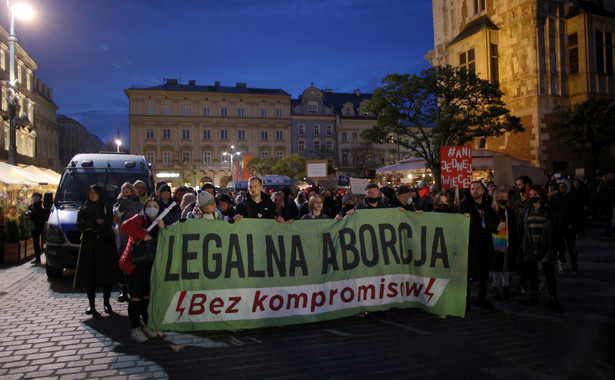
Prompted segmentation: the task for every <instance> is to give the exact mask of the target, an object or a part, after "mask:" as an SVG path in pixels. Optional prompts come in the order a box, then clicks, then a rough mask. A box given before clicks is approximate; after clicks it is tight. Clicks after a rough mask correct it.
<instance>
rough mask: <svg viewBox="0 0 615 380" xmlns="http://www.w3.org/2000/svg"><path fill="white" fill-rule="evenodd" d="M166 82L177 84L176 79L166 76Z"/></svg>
mask: <svg viewBox="0 0 615 380" xmlns="http://www.w3.org/2000/svg"><path fill="white" fill-rule="evenodd" d="M167 84H177V79H171V78H167Z"/></svg>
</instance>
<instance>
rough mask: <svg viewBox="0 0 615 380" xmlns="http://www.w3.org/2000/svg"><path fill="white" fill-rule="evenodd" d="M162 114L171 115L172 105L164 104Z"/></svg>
mask: <svg viewBox="0 0 615 380" xmlns="http://www.w3.org/2000/svg"><path fill="white" fill-rule="evenodd" d="M162 115H163V116H171V105H170V104H163V105H162Z"/></svg>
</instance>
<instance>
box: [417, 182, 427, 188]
mask: <svg viewBox="0 0 615 380" xmlns="http://www.w3.org/2000/svg"><path fill="white" fill-rule="evenodd" d="M416 185H417V186H418V187H419V189H423V188H424V187H425V183H424V182H423V181H418V182H417V184H416Z"/></svg>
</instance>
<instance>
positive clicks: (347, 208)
mask: <svg viewBox="0 0 615 380" xmlns="http://www.w3.org/2000/svg"><path fill="white" fill-rule="evenodd" d="M356 204H357V197H356V196H355V195H354V194H345V195H344V196H343V197H342V207H341V208H340V211H339V212H338V213H337V215H336V216H335V220H342V219H344V217H345V216H346V214H347V213H349V212H354V208H355V206H356Z"/></svg>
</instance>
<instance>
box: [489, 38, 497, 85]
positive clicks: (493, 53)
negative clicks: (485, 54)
mask: <svg viewBox="0 0 615 380" xmlns="http://www.w3.org/2000/svg"><path fill="white" fill-rule="evenodd" d="M489 55H490V57H489V64H490V68H491V83H498V82H499V81H500V64H499V62H498V60H499V58H498V45H496V44H489Z"/></svg>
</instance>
